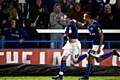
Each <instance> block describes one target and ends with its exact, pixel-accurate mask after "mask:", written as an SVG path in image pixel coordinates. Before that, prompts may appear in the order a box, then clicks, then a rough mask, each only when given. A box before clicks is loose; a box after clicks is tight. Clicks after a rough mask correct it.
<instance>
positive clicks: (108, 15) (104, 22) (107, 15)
mask: <svg viewBox="0 0 120 80" xmlns="http://www.w3.org/2000/svg"><path fill="white" fill-rule="evenodd" d="M113 19H114V15H113V14H112V11H111V5H110V4H106V5H105V6H104V13H103V14H100V17H99V22H100V24H101V27H102V28H103V29H111V28H113V26H114V25H113Z"/></svg>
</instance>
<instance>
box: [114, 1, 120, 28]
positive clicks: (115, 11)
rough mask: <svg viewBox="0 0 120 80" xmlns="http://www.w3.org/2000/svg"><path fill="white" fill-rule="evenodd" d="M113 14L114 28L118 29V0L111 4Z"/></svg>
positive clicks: (119, 25) (119, 20)
mask: <svg viewBox="0 0 120 80" xmlns="http://www.w3.org/2000/svg"><path fill="white" fill-rule="evenodd" d="M112 11H113V14H114V26H115V28H116V29H120V0H117V1H116V4H115V5H113V6H112Z"/></svg>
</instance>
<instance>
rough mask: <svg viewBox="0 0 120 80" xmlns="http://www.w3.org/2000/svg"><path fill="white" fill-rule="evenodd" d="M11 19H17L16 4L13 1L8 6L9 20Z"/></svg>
mask: <svg viewBox="0 0 120 80" xmlns="http://www.w3.org/2000/svg"><path fill="white" fill-rule="evenodd" d="M11 19H19V17H18V12H17V3H16V2H15V1H13V2H11V4H10V12H9V20H11Z"/></svg>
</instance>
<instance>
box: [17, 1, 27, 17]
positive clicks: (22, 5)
mask: <svg viewBox="0 0 120 80" xmlns="http://www.w3.org/2000/svg"><path fill="white" fill-rule="evenodd" d="M15 2H16V4H17V3H18V15H19V18H20V19H22V18H27V14H28V6H29V5H28V0H17V1H15Z"/></svg>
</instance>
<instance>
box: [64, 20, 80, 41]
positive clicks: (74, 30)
mask: <svg viewBox="0 0 120 80" xmlns="http://www.w3.org/2000/svg"><path fill="white" fill-rule="evenodd" d="M70 30H71V35H72V38H73V39H77V38H78V26H77V25H76V23H75V22H74V21H73V20H71V21H70V22H69V23H68V25H66V27H65V33H70Z"/></svg>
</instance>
